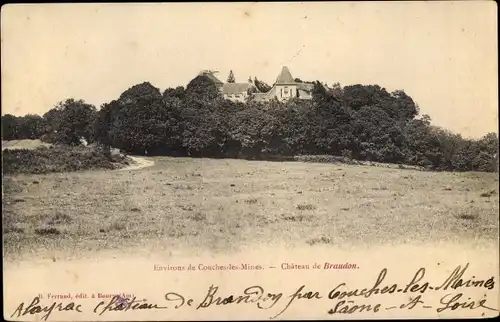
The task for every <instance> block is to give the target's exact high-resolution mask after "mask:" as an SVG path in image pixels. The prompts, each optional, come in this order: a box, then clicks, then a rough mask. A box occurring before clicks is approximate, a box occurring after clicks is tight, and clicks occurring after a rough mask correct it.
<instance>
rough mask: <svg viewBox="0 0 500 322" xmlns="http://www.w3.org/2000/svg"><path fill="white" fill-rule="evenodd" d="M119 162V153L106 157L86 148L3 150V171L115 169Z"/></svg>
mask: <svg viewBox="0 0 500 322" xmlns="http://www.w3.org/2000/svg"><path fill="white" fill-rule="evenodd" d="M123 164H126V158H125V157H124V156H123V155H110V156H106V155H105V154H104V152H103V151H100V150H98V149H94V148H87V147H69V146H55V147H52V148H50V149H47V148H38V149H19V150H8V149H7V150H4V151H3V170H4V173H5V174H16V173H35V174H40V173H49V172H71V171H80V170H89V169H115V168H117V167H118V166H120V165H123Z"/></svg>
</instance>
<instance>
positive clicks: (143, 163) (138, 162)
mask: <svg viewBox="0 0 500 322" xmlns="http://www.w3.org/2000/svg"><path fill="white" fill-rule="evenodd" d="M129 158H130V159H132V160H133V161H134V162H135V164H131V165H128V166H126V167H125V168H121V169H120V171H125V170H139V169H143V168H147V167H151V166H153V165H154V164H155V162H154V161H153V160H147V159H145V158H139V157H133V156H129Z"/></svg>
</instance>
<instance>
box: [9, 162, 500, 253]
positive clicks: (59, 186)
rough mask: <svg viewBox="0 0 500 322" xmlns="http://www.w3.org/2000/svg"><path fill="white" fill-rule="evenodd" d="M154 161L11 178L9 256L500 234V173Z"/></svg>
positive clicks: (458, 240) (389, 241)
mask: <svg viewBox="0 0 500 322" xmlns="http://www.w3.org/2000/svg"><path fill="white" fill-rule="evenodd" d="M150 160H153V161H154V162H155V164H154V165H153V166H150V167H147V168H142V169H135V170H128V171H119V170H95V171H86V172H75V173H51V174H39V175H27V174H20V175H16V176H8V177H5V178H4V183H3V189H4V193H5V198H4V199H3V203H2V206H3V213H4V215H3V221H4V222H3V223H4V225H3V227H4V251H5V255H4V256H5V258H6V259H11V260H15V259H20V258H23V257H27V256H36V257H47V256H52V257H54V258H55V257H57V258H67V259H69V258H73V257H78V258H84V257H87V256H88V257H92V256H93V255H92V254H94V253H95V252H96V251H106V250H115V251H116V250H119V251H123V252H126V251H128V250H132V249H136V250H137V249H140V250H141V252H144V253H147V252H154V251H155V250H158V249H167V248H176V249H193V250H210V251H213V252H219V253H226V254H228V253H231V252H232V251H237V250H238V249H240V248H241V247H251V246H252V245H276V246H278V245H279V246H285V247H294V246H298V247H316V246H319V245H322V246H332V247H336V248H346V247H351V246H362V245H388V244H404V243H407V244H418V243H420V242H428V241H433V242H434V241H436V242H439V241H444V242H455V243H464V242H468V241H471V242H472V241H476V242H478V241H479V242H481V241H482V240H489V241H492V240H495V239H497V238H498V174H494V173H437V172H423V171H416V170H401V169H390V168H379V167H370V166H359V165H339V164H333V165H332V164H315V163H302V162H264V161H245V160H229V159H225V160H215V159H191V158H169V157H155V158H150ZM148 161H149V160H148ZM49 258H50V257H49ZM54 260H55V259H54Z"/></svg>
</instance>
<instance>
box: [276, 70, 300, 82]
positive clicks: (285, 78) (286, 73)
mask: <svg viewBox="0 0 500 322" xmlns="http://www.w3.org/2000/svg"><path fill="white" fill-rule="evenodd" d="M289 84H295V81H294V80H293V77H292V74H291V73H290V70H289V69H288V67H286V66H283V68H282V69H281V73H280V74H279V75H278V78H277V79H276V85H289Z"/></svg>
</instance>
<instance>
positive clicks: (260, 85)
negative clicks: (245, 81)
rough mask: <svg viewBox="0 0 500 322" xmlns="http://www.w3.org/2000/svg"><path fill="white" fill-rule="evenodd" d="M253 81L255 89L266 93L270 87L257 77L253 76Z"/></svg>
mask: <svg viewBox="0 0 500 322" xmlns="http://www.w3.org/2000/svg"><path fill="white" fill-rule="evenodd" d="M253 83H254V84H255V87H257V89H258V90H259V91H260V92H262V93H267V92H269V91H270V90H271V88H272V87H271V86H269V85H268V84H266V83H264V82H263V81H260V80H258V79H257V77H254V79H253Z"/></svg>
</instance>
